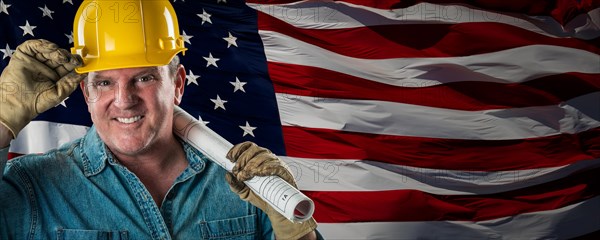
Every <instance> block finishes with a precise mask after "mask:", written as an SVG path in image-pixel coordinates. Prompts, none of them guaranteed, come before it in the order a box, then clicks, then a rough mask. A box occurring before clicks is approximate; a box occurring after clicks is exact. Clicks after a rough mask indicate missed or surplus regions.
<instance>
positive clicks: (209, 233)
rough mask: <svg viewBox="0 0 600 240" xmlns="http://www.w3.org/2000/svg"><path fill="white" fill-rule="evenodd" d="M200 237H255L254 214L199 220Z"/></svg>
mask: <svg viewBox="0 0 600 240" xmlns="http://www.w3.org/2000/svg"><path fill="white" fill-rule="evenodd" d="M200 231H201V232H202V239H240V240H241V239H255V238H256V231H257V229H256V214H252V215H248V216H243V217H237V218H227V219H221V220H213V221H202V222H200Z"/></svg>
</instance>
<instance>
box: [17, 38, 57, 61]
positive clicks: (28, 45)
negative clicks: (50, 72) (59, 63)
mask: <svg viewBox="0 0 600 240" xmlns="http://www.w3.org/2000/svg"><path fill="white" fill-rule="evenodd" d="M56 49H58V45H56V44H55V43H53V42H50V41H48V40H44V39H32V40H27V41H25V42H23V43H22V44H20V45H19V46H18V47H17V50H18V51H20V52H22V53H23V54H26V55H28V56H30V57H35V56H36V55H37V54H38V53H49V52H53V51H55V50H56Z"/></svg>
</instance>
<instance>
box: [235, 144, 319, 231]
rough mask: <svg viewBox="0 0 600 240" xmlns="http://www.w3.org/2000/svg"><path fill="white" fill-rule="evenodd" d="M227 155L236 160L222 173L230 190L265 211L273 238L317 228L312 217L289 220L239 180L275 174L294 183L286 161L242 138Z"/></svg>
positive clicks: (293, 184) (294, 184)
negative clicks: (271, 228)
mask: <svg viewBox="0 0 600 240" xmlns="http://www.w3.org/2000/svg"><path fill="white" fill-rule="evenodd" d="M227 158H228V159H229V160H231V161H232V162H234V163H236V164H235V166H234V167H233V169H232V173H227V174H226V176H225V178H226V179H227V182H228V183H229V186H230V187H231V190H232V191H233V192H235V193H237V194H238V195H239V196H240V198H241V199H243V200H245V201H248V202H250V203H252V205H254V206H256V207H258V208H260V209H261V210H263V212H265V213H266V214H267V216H268V217H269V220H271V224H272V226H273V230H274V231H275V237H276V238H277V239H298V238H300V237H302V236H304V235H306V234H308V233H310V232H312V231H314V230H315V229H316V228H317V222H316V221H315V220H314V219H313V218H310V219H308V220H306V221H304V222H302V223H293V222H291V221H290V220H288V219H287V218H285V217H284V216H283V215H281V214H280V213H278V212H277V211H276V210H275V209H273V208H272V207H271V206H269V204H267V203H266V202H265V201H263V200H262V199H261V198H260V197H259V196H258V195H256V194H255V193H254V192H252V191H251V190H250V188H248V187H247V186H246V184H244V183H243V182H244V181H247V180H250V179H251V178H252V177H254V176H273V175H276V176H279V177H280V178H281V179H283V180H285V181H287V182H288V183H290V184H291V185H292V186H294V187H296V181H295V180H294V177H293V176H292V174H291V172H290V171H289V170H288V168H287V165H286V164H285V163H284V162H283V161H281V160H280V159H279V158H277V156H275V154H273V153H271V151H269V150H268V149H266V148H262V147H259V146H258V145H256V144H255V143H253V142H243V143H240V144H237V145H235V146H233V148H232V149H231V150H229V152H228V153H227Z"/></svg>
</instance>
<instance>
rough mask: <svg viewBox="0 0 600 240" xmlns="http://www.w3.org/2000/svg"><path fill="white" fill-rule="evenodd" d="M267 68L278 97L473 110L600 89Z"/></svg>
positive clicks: (570, 80) (573, 80)
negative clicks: (385, 79)
mask: <svg viewBox="0 0 600 240" xmlns="http://www.w3.org/2000/svg"><path fill="white" fill-rule="evenodd" d="M268 67H269V73H270V76H271V80H272V81H273V84H274V87H275V91H276V92H278V93H286V94H294V95H300V96H312V97H324V98H340V99H362V100H379V101H389V102H398V103H407V104H415V105H422V106H430V107H438V108H449V109H458V110H469V111H476V110H487V109H504V108H519V107H531V106H546V105H555V104H559V103H561V102H564V101H567V100H570V99H572V98H574V97H578V96H581V95H585V94H588V93H592V92H596V91H600V81H598V78H599V77H600V74H584V73H565V74H558V75H551V76H545V77H541V78H539V79H535V80H531V81H528V82H526V83H524V84H502V83H491V82H476V81H465V82H452V83H446V84H441V85H437V86H430V87H418V86H407V87H398V86H391V85H388V84H383V83H378V82H374V81H370V80H365V79H362V78H358V77H354V76H350V75H346V74H343V73H339V72H335V71H330V70H327V69H321V68H316V67H310V66H301V65H294V64H285V63H274V62H269V63H268Z"/></svg>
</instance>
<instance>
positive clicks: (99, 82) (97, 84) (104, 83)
mask: <svg viewBox="0 0 600 240" xmlns="http://www.w3.org/2000/svg"><path fill="white" fill-rule="evenodd" d="M94 86H96V87H106V86H110V81H107V80H105V81H97V82H94Z"/></svg>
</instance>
